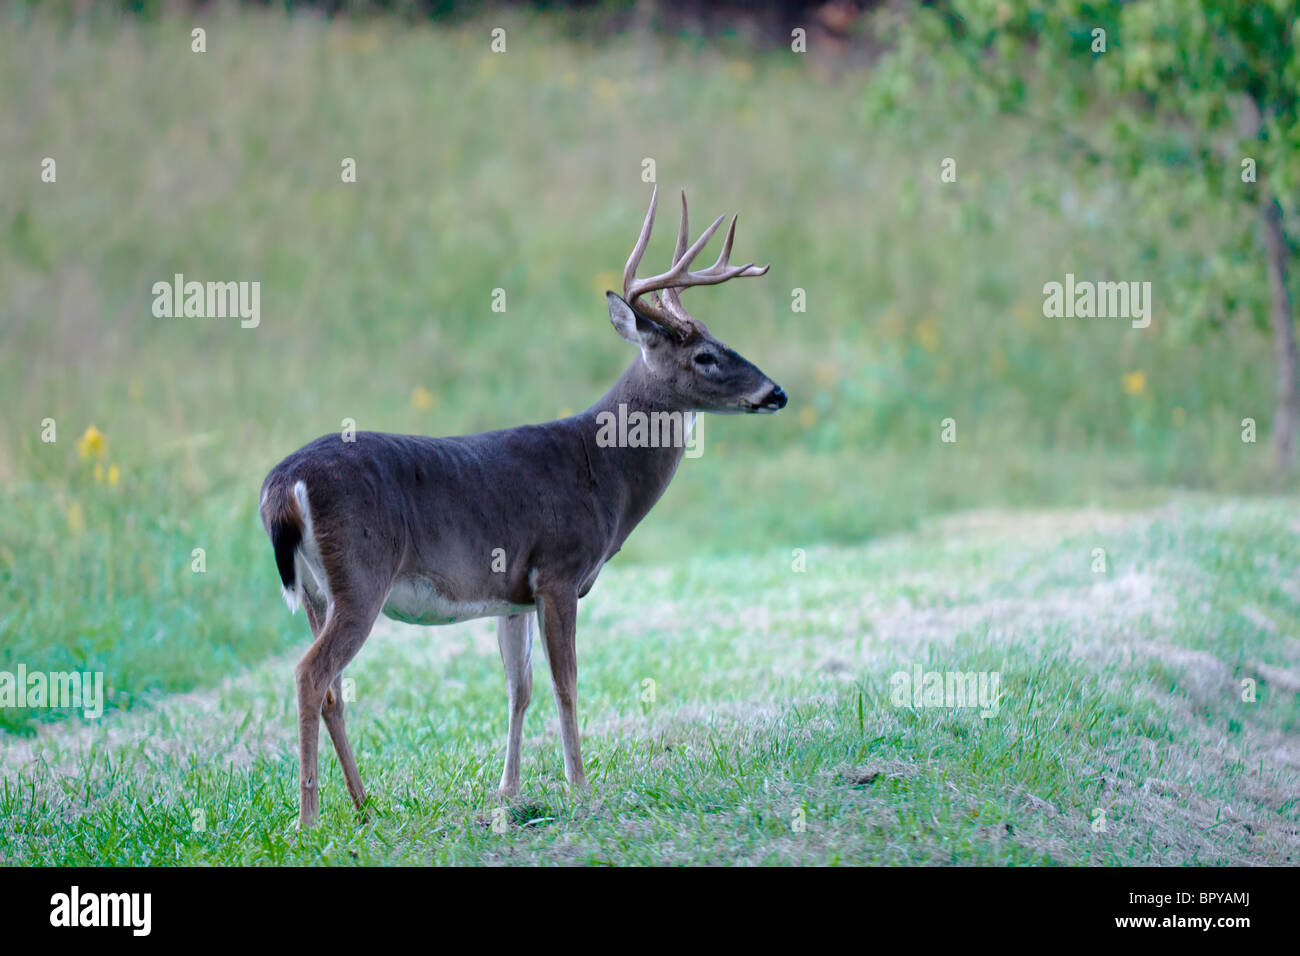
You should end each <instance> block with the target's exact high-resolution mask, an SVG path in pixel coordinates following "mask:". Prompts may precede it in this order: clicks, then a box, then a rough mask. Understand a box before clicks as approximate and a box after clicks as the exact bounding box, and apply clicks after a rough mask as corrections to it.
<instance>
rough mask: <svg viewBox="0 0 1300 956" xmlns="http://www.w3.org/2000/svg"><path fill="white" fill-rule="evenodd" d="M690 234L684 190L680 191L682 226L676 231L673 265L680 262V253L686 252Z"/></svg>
mask: <svg viewBox="0 0 1300 956" xmlns="http://www.w3.org/2000/svg"><path fill="white" fill-rule="evenodd" d="M690 234H691V227H690V225H689V224H688V222H687V216H686V190H685V189H683V190H682V224H681V226H679V227H678V229H677V248H675V249H674V250H673V265H674V266H676V265H677V263H679V262H681V261H682V253H684V252H685V251H686V240H687V236H689V235H690Z"/></svg>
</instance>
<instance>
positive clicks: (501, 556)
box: [261, 188, 786, 827]
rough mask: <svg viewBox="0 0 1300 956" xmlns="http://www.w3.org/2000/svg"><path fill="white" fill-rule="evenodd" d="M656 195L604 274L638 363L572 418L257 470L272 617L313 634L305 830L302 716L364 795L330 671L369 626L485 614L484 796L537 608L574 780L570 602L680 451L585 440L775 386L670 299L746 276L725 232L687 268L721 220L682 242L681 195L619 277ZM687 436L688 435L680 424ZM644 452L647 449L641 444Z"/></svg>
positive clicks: (302, 713)
mask: <svg viewBox="0 0 1300 956" xmlns="http://www.w3.org/2000/svg"><path fill="white" fill-rule="evenodd" d="M657 198H658V189H657V188H656V190H655V193H654V194H653V195H652V196H651V197H650V209H649V211H648V212H647V213H646V217H645V224H644V225H643V226H642V227H641V235H640V236H639V237H638V238H637V241H636V245H635V246H634V247H633V249H632V255H631V256H630V257H629V258H628V260H627V266H626V267H625V268H624V270H623V297H622V298H620V297H619V296H618V295H616V294H615V293H613V292H610V293H608V294H607V298H608V300H609V319H610V321H611V322H612V323H613V324H614V328H615V329H616V330H617V331H618V333H619V335H621V336H623V338H625V339H627V341H629V342H631V343H632V344H633V345H635V346H636V347H637V349H638V350H639V354H638V355H637V357H636V358H635V359H633V361H632V364H631V365H629V366H628V368H627V370H626V371H625V372H624V373H623V375H622V377H621V378H619V380H618V381H617V382H616V383H615V384H614V387H613V388H611V389H610V390H609V392H608V393H606V395H605V397H604V398H602V399H601V400H600V401H598V402H597V403H596V404H595V405H593V406H591V408H589V409H587V410H586V411H585V412H581V413H579V414H577V415H571V416H570V417H568V418H562V419H560V420H559V421H553V422H546V423H545V424H542V425H523V426H520V427H518V428H507V429H504V430H502V431H494V432H484V433H483V434H479V435H465V436H460V437H455V438H425V437H422V436H417V435H390V434H386V433H383V432H358V433H357V434H356V435H355V440H353V441H343V440H342V437H341V436H340V435H338V434H332V435H326V436H325V437H323V438H318V439H317V440H316V441H314V442H312V443H311V444H310V445H306V446H304V447H303V448H301V449H299V450H298V451H296V452H294V453H293V454H292V455H290V456H289V457H288V458H286V459H284V461H282V462H280V464H278V465H276V466H275V468H273V469H272V470H271V473H270V474H269V475H267V476H266V481H265V482H263V484H262V502H261V514H262V523H263V524H264V525H265V527H266V531H267V533H268V534H269V535H270V537H271V545H272V547H273V548H274V550H275V562H276V565H277V566H278V568H279V571H280V580H281V582H282V583H283V585H284V593H285V598H286V600H287V601H288V602H289V608H290V610H294V609H295V606H296V605H297V604H301V605H302V606H303V607H304V608H305V609H306V611H307V621H308V623H309V624H310V625H311V632H312V636H313V638H315V640H314V642H313V644H312V646H311V648H310V649H309V650H308V651H307V653H306V654H305V655H304V656H303V658H302V660H301V661H300V662H299V664H298V666H297V668H296V671H295V675H296V677H297V685H298V745H299V755H300V757H301V766H300V778H299V783H300V795H301V803H300V805H299V824H300V825H301V826H303V827H308V826H311V825H312V824H314V823H315V821H316V816H317V813H318V811H319V804H320V797H319V792H318V786H317V767H316V751H317V739H318V736H319V733H320V720H321V718H322V717H323V718H324V719H325V726H326V728H327V729H328V730H329V734H330V737H331V738H332V739H333V741H334V749H335V750H336V751H337V753H338V756H339V762H340V763H341V764H342V765H343V774H344V777H345V778H346V779H347V787H348V792H349V793H350V794H351V796H352V799H353V801H354V802H355V803H356V805H357V807H358V808H361V807H362V806H363V804H364V801H365V790H364V789H363V788H362V786H361V777H360V775H359V774H358V773H357V762H356V759H355V758H354V757H353V755H352V748H351V747H350V746H349V745H348V738H347V734H346V732H345V730H344V725H343V694H342V686H341V684H342V675H343V668H345V667H346V666H347V665H348V663H349V662H350V661H351V660H352V658H353V657H355V656H356V654H357V651H359V650H360V649H361V645H362V644H364V643H365V640H366V637H367V636H368V635H369V634H370V629H371V627H372V626H373V625H374V623H375V620H376V618H377V617H378V616H379V615H380V614H381V613H382V614H385V615H387V616H388V617H391V618H395V619H397V620H399V621H407V622H412V623H417V624H451V623H453V622H456V621H466V620H470V619H471V618H478V617H488V616H492V617H496V618H498V625H497V640H498V642H499V645H500V648H501V659H502V661H503V662H504V663H505V670H506V689H507V694H508V697H509V704H510V711H509V725H508V731H507V736H506V760H505V769H504V771H503V772H502V774H501V786H500V791H499V792H500V793H501V795H502V796H504V797H506V798H510V797H513V796H515V795H517V794H518V792H519V749H520V741H521V739H522V736H523V723H524V711H525V710H527V708H528V702H529V699H530V698H531V696H532V684H533V678H532V643H533V637H532V629H531V628H530V627H529V622H530V621H531V620H532V612H534V611H536V614H537V622H538V625H539V626H540V628H541V632H542V639H543V640H544V641H545V643H546V651H547V656H548V657H549V659H550V666H551V679H552V682H553V683H554V686H555V701H556V704H557V707H558V709H559V715H560V739H561V741H562V744H563V749H564V774H565V777H566V778H567V779H568V781H569V785H570V787H572V788H578V787H581V786H583V785H584V784H585V779H584V776H583V769H582V754H581V753H580V751H579V749H578V715H577V697H578V659H577V654H576V649H575V643H574V625H575V621H576V617H577V609H578V599H579V598H580V597H583V596H585V595H586V593H587V592H588V591H589V590H591V586H592V585H593V584H594V583H595V581H596V575H598V574H599V573H600V569H601V568H602V567H603V566H604V564H605V562H606V561H608V560H609V559H610V558H612V557H613V556H614V555H615V554H616V553H617V552H618V550H619V548H620V547H622V545H623V542H624V541H625V540H626V539H627V536H628V535H629V534H631V533H632V529H633V528H635V527H636V526H637V524H638V523H639V522H640V521H641V519H642V518H644V517H645V515H646V513H647V512H648V511H649V510H650V509H651V508H652V507H653V506H654V504H655V502H656V501H658V500H659V497H660V496H661V495H662V494H663V493H664V489H666V488H667V487H668V482H669V481H671V480H672V477H673V473H674V472H675V471H676V470H677V465H678V463H679V462H680V461H681V458H682V454H683V450H684V442H682V441H676V442H670V443H667V444H666V445H665V444H664V443H660V442H654V443H650V444H649V446H648V447H619V446H618V445H617V444H616V443H615V444H611V443H610V442H609V441H607V440H601V435H600V432H601V428H602V425H601V423H602V422H607V421H608V420H609V418H608V415H609V414H611V413H612V414H614V415H615V416H617V415H619V413H620V406H623V413H624V414H629V413H632V412H640V413H642V415H644V416H647V417H648V416H653V415H662V413H669V414H670V415H676V416H677V418H678V419H682V418H689V420H690V422H691V423H693V422H694V414H695V413H696V412H733V413H734V412H775V411H777V410H778V409H780V408H783V407H784V406H785V402H786V398H785V392H783V391H782V390H781V389H780V387H779V386H777V384H776V383H775V382H773V381H772V380H771V379H770V378H768V377H767V376H766V375H764V374H763V373H762V372H760V371H759V370H758V369H757V368H756V367H755V366H754V365H753V364H751V363H750V362H748V361H746V360H745V359H744V358H742V357H741V356H740V355H738V354H736V352H734V351H732V350H731V349H730V348H728V347H727V346H726V345H724V344H723V343H722V342H720V341H719V340H718V339H716V338H714V337H713V336H712V335H711V334H709V331H708V329H706V328H705V327H704V324H703V323H702V322H700V321H699V320H698V319H696V318H693V317H692V316H691V315H690V314H689V313H688V312H687V311H686V310H685V309H684V308H683V307H682V304H681V299H680V298H679V296H680V293H681V291H682V290H683V289H688V288H690V287H691V286H700V285H717V284H718V283H719V282H725V281H727V280H728V279H735V278H738V277H741V276H759V275H762V274H763V273H765V272H766V271H767V266H764V267H763V268H761V269H760V268H756V267H755V266H753V265H743V266H731V265H729V257H730V255H731V244H732V241H733V239H734V238H735V234H736V220H735V217H734V216H733V217H732V220H731V228H730V229H729V230H728V231H727V238H726V241H725V242H724V243H723V247H722V253H721V255H719V256H718V260H717V262H715V263H714V264H713V265H712V266H710V267H709V268H707V269H703V270H700V271H698V272H691V271H689V269H690V265H691V262H692V261H694V259H695V257H696V256H697V255H698V254H699V252H700V250H701V249H703V248H704V246H705V245H707V244H708V242H709V240H710V239H711V238H712V237H713V234H714V233H715V232H716V231H717V229H718V226H719V225H720V224H721V222H722V219H723V217H721V216H719V217H718V219H717V220H716V221H715V222H714V223H713V225H711V226H709V228H708V229H706V230H705V231H704V234H703V235H701V236H700V238H699V239H697V240H696V241H695V243H694V244H693V245H691V246H690V247H689V248H688V247H687V244H686V242H687V228H688V227H687V220H686V194H685V193H684V192H683V193H682V221H681V228H680V231H679V232H678V235H677V248H676V251H675V253H674V255H673V263H672V267H671V268H670V269H669V270H668V271H667V272H664V273H662V274H661V275H657V276H653V277H651V278H648V279H638V278H637V277H636V268H637V265H638V264H639V263H640V261H641V257H642V255H644V253H645V249H646V244H647V243H648V242H649V241H650V230H651V229H652V228H653V226H654V218H655V205H656V201H657ZM688 427H689V426H688ZM641 444H642V445H645V444H646V443H641Z"/></svg>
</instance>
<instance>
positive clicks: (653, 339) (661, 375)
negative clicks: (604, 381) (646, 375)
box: [606, 186, 786, 413]
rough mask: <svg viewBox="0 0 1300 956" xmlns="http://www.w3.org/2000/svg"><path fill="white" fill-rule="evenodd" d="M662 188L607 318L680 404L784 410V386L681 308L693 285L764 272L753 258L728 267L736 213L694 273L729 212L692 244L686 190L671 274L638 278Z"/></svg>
mask: <svg viewBox="0 0 1300 956" xmlns="http://www.w3.org/2000/svg"><path fill="white" fill-rule="evenodd" d="M658 199H659V187H658V186H656V187H655V189H654V192H653V193H652V194H651V196H650V209H649V211H648V212H647V213H646V217H645V223H644V225H642V227H641V235H640V236H639V237H638V238H637V241H636V245H635V246H634V247H633V248H632V254H631V256H629V257H628V260H627V265H626V266H625V267H624V269H623V295H622V296H619V295H618V294H617V293H615V292H609V293H607V294H606V297H607V298H608V299H609V320H610V322H612V323H613V325H614V328H615V329H616V330H618V334H619V335H621V336H623V338H625V339H626V340H627V341H629V342H631V343H632V344H633V345H635V346H637V347H638V348H640V349H641V356H642V358H643V360H644V361H645V364H646V367H647V368H648V369H649V372H650V375H651V377H652V378H653V379H654V380H655V382H656V384H657V385H658V387H659V388H660V389H662V390H663V391H665V392H666V393H667V394H668V395H670V396H671V397H672V398H673V399H674V400H675V401H676V402H679V403H680V404H681V405H682V406H683V408H688V409H690V410H692V411H703V412H722V413H739V412H767V413H772V412H775V411H778V410H779V409H782V408H784V407H785V403H786V397H785V392H784V391H782V389H781V386H779V385H777V384H776V382H774V381H772V380H771V379H770V378H768V377H767V376H766V375H764V374H763V373H762V371H760V370H759V368H758V366H756V365H755V364H754V363H753V362H751V361H749V360H748V359H746V358H745V357H744V356H742V355H740V353H738V352H736V351H735V350H734V349H732V348H730V347H728V346H727V345H726V344H725V343H724V342H722V341H721V340H720V339H718V338H716V337H715V336H714V335H712V334H711V333H710V332H709V330H708V329H707V328H705V326H704V323H703V322H701V321H700V320H699V319H697V318H695V317H694V316H692V315H691V314H690V313H689V312H687V311H686V309H685V308H683V306H682V301H681V292H682V290H684V289H688V288H690V287H691V286H697V285H717V284H718V283H720V282H726V281H727V280H728V279H735V278H739V277H741V276H761V275H762V274H763V273H765V272H767V270H768V267H767V266H763V267H762V268H759V267H757V266H755V265H753V264H752V263H749V264H746V265H743V266H732V265H729V260H730V256H731V244H732V242H733V241H734V240H735V238H736V217H735V216H732V217H731V228H730V229H728V230H727V238H726V241H725V242H724V243H723V245H722V253H721V254H720V255H719V256H718V260H717V261H716V262H715V263H713V265H711V266H710V267H709V268H707V269H702V270H700V271H698V272H691V271H690V265H691V263H692V262H693V261H694V260H695V257H696V256H697V255H699V253H700V250H701V249H703V248H704V247H705V246H706V245H708V243H709V240H710V239H712V238H713V234H714V233H715V232H717V231H718V226H720V225H721V224H722V220H723V219H724V218H726V217H725V216H719V217H718V218H717V219H715V220H714V221H713V225H711V226H709V228H708V229H706V230H704V233H703V234H702V235H701V236H700V238H699V239H697V240H695V243H694V245H692V246H690V247H687V245H686V238H687V230H688V228H689V227H688V224H687V216H686V193H685V191H683V192H682V224H681V228H680V229H679V230H678V233H677V249H676V251H675V252H674V253H673V264H672V268H670V269H669V270H668V271H667V272H665V273H663V274H661V275H657V276H651V277H650V278H647V279H638V278H637V277H636V268H637V266H638V265H639V264H640V262H641V257H642V256H643V255H645V250H646V246H647V245H648V244H649V242H650V231H651V230H652V229H653V228H654V221H655V207H656V205H657V204H658Z"/></svg>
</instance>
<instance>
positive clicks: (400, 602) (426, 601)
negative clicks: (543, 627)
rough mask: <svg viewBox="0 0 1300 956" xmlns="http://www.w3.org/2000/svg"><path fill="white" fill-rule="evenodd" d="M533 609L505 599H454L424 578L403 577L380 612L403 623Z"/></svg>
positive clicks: (450, 620) (446, 621)
mask: <svg viewBox="0 0 1300 956" xmlns="http://www.w3.org/2000/svg"><path fill="white" fill-rule="evenodd" d="M531 610H533V605H531V604H527V605H523V604H511V603H510V602H508V601H494V600H488V601H453V600H450V599H449V598H447V597H446V596H444V595H442V594H439V593H438V589H437V588H435V587H434V586H433V582H431V581H429V580H427V579H426V578H402V579H400V580H398V581H397V582H396V583H394V584H393V587H392V589H391V590H390V591H389V592H388V598H387V600H385V601H384V608H383V613H384V616H385V617H390V618H392V619H393V620H394V621H401V622H403V623H404V624H457V623H459V622H461V621H472V620H474V619H475V618H480V617H503V616H505V615H508V614H522V613H524V612H525V611H531Z"/></svg>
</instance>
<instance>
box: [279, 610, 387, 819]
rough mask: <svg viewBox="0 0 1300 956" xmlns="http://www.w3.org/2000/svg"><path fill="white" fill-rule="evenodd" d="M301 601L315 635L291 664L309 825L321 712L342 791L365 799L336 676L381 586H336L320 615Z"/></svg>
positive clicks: (361, 634)
mask: <svg viewBox="0 0 1300 956" xmlns="http://www.w3.org/2000/svg"><path fill="white" fill-rule="evenodd" d="M304 604H306V606H307V608H308V611H307V620H308V622H309V623H310V624H311V628H312V634H313V636H314V637H315V638H316V640H315V641H314V642H313V644H312V646H311V647H310V648H309V649H308V650H307V653H306V654H304V655H303V657H302V660H300V661H299V662H298V666H297V667H296V668H295V669H294V677H295V680H296V683H297V688H298V757H299V774H298V784H299V787H298V790H299V801H300V802H299V811H298V824H299V826H300V827H301V828H302V829H307V828H309V827H311V826H314V825H315V823H316V818H317V817H318V816H319V813H320V782H319V779H318V776H317V770H318V766H317V754H318V750H319V739H320V721H321V718H322V717H324V718H325V726H326V728H327V729H328V730H329V733H330V737H331V739H332V740H333V741H334V749H335V751H336V752H337V753H338V757H339V763H340V764H342V765H343V776H344V778H345V779H346V780H347V787H348V793H349V794H350V795H351V796H352V800H353V802H354V803H355V804H356V805H357V806H358V807H361V805H362V804H363V803H364V801H365V790H364V789H363V787H362V785H361V775H360V773H359V772H358V771H357V763H356V758H355V757H354V756H353V754H352V747H351V746H350V745H349V743H348V738H347V733H346V731H345V730H344V724H343V687H342V676H343V668H345V667H346V666H347V665H348V664H349V663H350V662H351V661H352V659H353V658H354V657H356V655H357V652H358V651H359V650H361V645H362V644H364V643H365V642H366V638H367V637H369V636H370V629H371V627H373V626H374V623H375V619H376V618H377V617H378V616H379V609H380V607H381V606H382V604H383V592H382V590H381V589H380V588H378V587H377V586H371V587H369V588H362V589H346V588H338V589H336V590H335V591H334V593H333V594H332V595H331V601H330V604H329V606H328V608H327V609H326V610H325V613H324V614H323V615H322V614H321V608H320V605H319V604H313V603H312V602H310V601H306V602H304Z"/></svg>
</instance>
